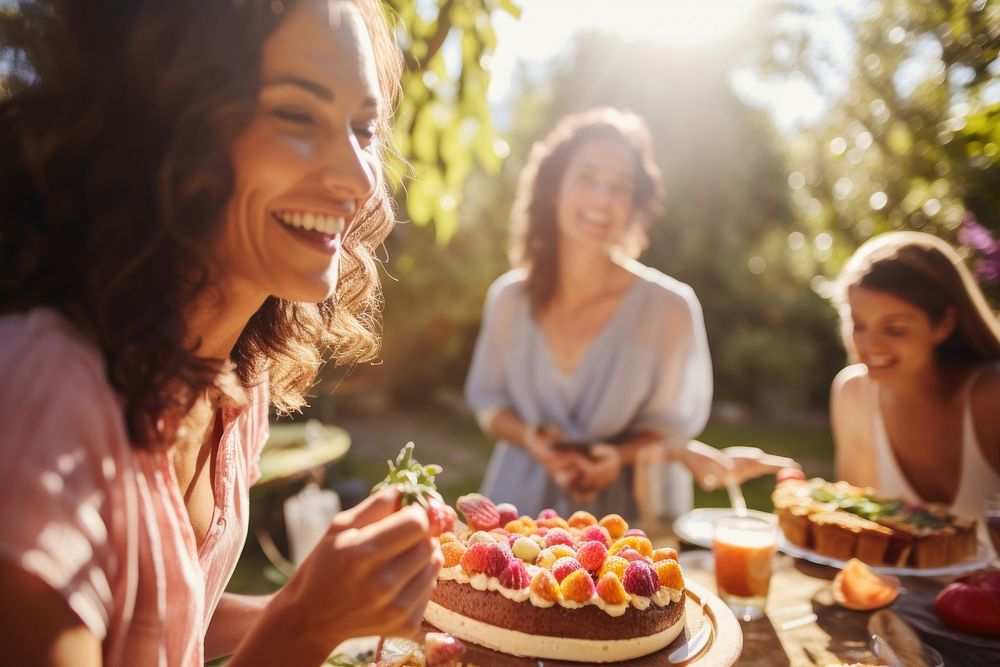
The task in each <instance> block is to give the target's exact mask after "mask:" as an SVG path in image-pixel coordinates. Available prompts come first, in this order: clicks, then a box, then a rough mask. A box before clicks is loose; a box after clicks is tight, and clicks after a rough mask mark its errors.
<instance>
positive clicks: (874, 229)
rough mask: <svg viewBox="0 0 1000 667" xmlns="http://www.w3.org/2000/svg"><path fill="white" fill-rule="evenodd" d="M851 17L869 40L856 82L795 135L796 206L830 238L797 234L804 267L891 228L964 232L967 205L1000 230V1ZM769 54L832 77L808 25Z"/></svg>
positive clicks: (777, 38)
mask: <svg viewBox="0 0 1000 667" xmlns="http://www.w3.org/2000/svg"><path fill="white" fill-rule="evenodd" d="M792 11H793V12H801V11H803V10H801V9H793V10H792ZM842 20H843V21H844V23H845V25H846V26H847V28H848V30H849V31H850V33H851V34H852V35H854V37H855V39H856V46H857V50H856V55H855V57H854V60H853V62H852V63H851V67H850V71H849V72H847V75H848V77H849V79H848V82H847V86H846V89H845V90H844V92H843V94H841V95H839V96H837V97H836V98H835V99H834V100H832V104H831V108H830V111H829V113H828V114H826V115H825V117H824V118H823V119H822V121H821V122H820V123H818V124H817V126H816V127H813V128H809V129H808V131H807V132H803V133H802V134H800V135H799V136H797V137H796V138H795V139H794V141H793V142H792V143H791V144H790V162H791V171H792V173H791V175H790V177H789V185H790V186H791V188H792V189H793V196H792V199H793V202H794V204H795V211H796V215H797V217H798V219H799V220H800V222H801V224H802V227H803V231H804V232H805V235H806V236H807V237H809V238H811V239H814V240H818V241H819V243H801V242H794V243H792V244H791V245H792V248H791V250H792V251H793V253H795V254H797V255H798V259H797V262H796V266H797V268H798V271H799V274H800V276H801V277H803V278H807V277H808V276H810V275H811V274H813V273H817V272H822V271H824V270H825V271H826V272H828V273H832V272H833V271H835V270H836V269H838V268H839V266H840V265H841V263H842V262H843V260H844V259H845V258H846V257H847V255H849V254H850V253H851V252H853V250H854V249H855V248H856V247H857V245H858V244H859V243H860V242H862V241H864V240H865V239H867V238H869V237H870V236H872V235H874V234H877V233H880V232H884V231H888V230H893V229H918V230H923V231H927V232H930V233H934V234H937V235H939V236H942V237H943V238H945V239H947V240H950V241H953V240H955V237H956V230H957V229H958V228H959V226H960V224H961V223H962V221H963V220H964V219H967V212H972V213H973V214H974V215H975V216H976V217H977V218H978V220H979V222H981V223H983V224H985V225H987V226H988V227H989V228H991V229H992V230H994V231H1000V170H998V160H1000V155H998V153H1000V123H998V121H1000V102H998V101H997V100H1000V82H998V78H997V75H998V74H1000V62H998V53H1000V6H998V5H997V4H996V3H989V2H984V1H983V0H954V1H949V0H883V1H882V2H874V3H871V4H870V5H868V6H866V7H865V8H864V10H863V11H862V12H861V13H860V14H858V15H856V16H851V15H845V16H843V17H842ZM769 53H770V56H769V58H768V59H767V60H766V62H765V68H764V69H765V71H768V72H771V73H778V74H779V75H780V74H787V73H789V72H792V73H794V72H796V71H797V72H802V73H804V74H806V75H807V76H808V77H811V78H812V79H813V81H814V82H815V83H816V84H817V85H818V86H821V87H822V86H824V85H826V82H825V80H824V77H822V76H820V75H819V74H817V73H816V67H815V64H816V63H817V62H819V60H820V59H819V57H818V55H817V53H816V48H815V44H813V43H811V42H810V39H809V36H808V34H804V33H800V32H797V31H794V30H791V31H789V30H785V31H783V32H779V33H778V34H776V35H774V38H773V42H772V48H771V50H770V52H769ZM991 100H992V101H991ZM799 241H800V240H799Z"/></svg>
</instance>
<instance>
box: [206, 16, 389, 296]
mask: <svg viewBox="0 0 1000 667" xmlns="http://www.w3.org/2000/svg"><path fill="white" fill-rule="evenodd" d="M260 81H261V86H260V94H259V98H258V101H257V110H256V113H255V115H254V118H253V119H252V121H251V122H250V124H249V125H248V126H247V127H246V128H245V129H244V130H243V131H242V132H241V133H240V134H239V135H238V136H237V138H236V140H235V142H234V145H233V149H232V162H233V169H234V176H235V184H234V192H233V196H232V198H231V199H230V201H229V205H228V208H227V211H226V219H225V223H224V225H223V227H222V230H221V233H220V236H219V237H218V239H217V241H216V243H215V245H214V247H213V254H214V258H215V260H216V261H217V263H218V266H219V269H220V271H221V276H222V280H223V281H224V283H225V284H226V285H227V286H228V287H229V291H230V293H235V294H239V295H240V298H243V297H244V296H245V297H246V298H254V299H258V300H259V301H262V300H263V299H264V298H266V297H268V296H276V297H279V298H282V299H286V300H289V301H302V302H319V301H323V300H324V299H327V298H329V297H330V296H332V295H333V293H334V292H335V291H336V289H337V280H338V275H339V271H340V255H341V244H342V239H343V237H344V236H345V235H347V234H349V233H350V230H351V224H352V222H353V220H354V218H355V215H356V214H357V212H358V211H359V210H360V209H361V208H362V206H363V205H364V204H365V202H366V201H367V200H368V198H369V197H371V195H372V194H373V192H374V191H375V189H376V187H377V186H378V183H379V179H380V164H379V160H378V157H377V153H376V146H375V130H376V126H377V123H378V120H379V113H380V111H381V109H380V105H381V103H382V102H381V94H380V91H379V84H378V76H377V73H376V66H375V55H374V52H373V50H372V44H371V39H370V37H369V33H368V30H367V28H366V26H365V22H364V19H363V17H362V15H361V12H360V11H359V10H358V8H357V7H356V6H355V5H354V4H353V3H352V2H350V1H349V0H329V1H318V0H304V1H303V2H299V3H297V4H296V5H295V7H294V8H293V9H292V10H291V11H290V12H289V14H288V16H287V17H286V18H285V19H284V20H283V21H282V22H281V24H280V25H279V26H278V28H277V29H276V30H275V31H274V33H273V34H272V35H271V36H270V37H269V38H268V40H267V41H266V42H265V44H264V49H263V55H262V61H261V75H260Z"/></svg>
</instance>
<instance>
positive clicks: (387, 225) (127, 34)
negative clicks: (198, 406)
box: [0, 0, 401, 448]
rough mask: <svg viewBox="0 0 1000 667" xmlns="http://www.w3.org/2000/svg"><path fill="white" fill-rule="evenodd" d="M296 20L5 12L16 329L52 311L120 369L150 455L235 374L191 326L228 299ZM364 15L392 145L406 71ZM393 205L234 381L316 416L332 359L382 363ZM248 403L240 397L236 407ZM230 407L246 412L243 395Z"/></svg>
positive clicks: (0, 175)
mask: <svg viewBox="0 0 1000 667" xmlns="http://www.w3.org/2000/svg"><path fill="white" fill-rule="evenodd" d="M295 1H296V0H281V1H277V0H170V1H169V2H164V1H163V0H49V1H47V2H46V1H36V2H24V3H21V5H20V7H18V8H15V7H10V6H8V7H3V8H0V67H3V68H4V69H5V70H6V74H4V69H0V76H4V79H3V80H2V81H0V310H2V312H7V313H10V312H17V311H24V310H27V309H29V308H33V307H38V306H45V307H50V308H53V309H55V310H57V311H58V312H60V313H61V314H63V315H64V316H65V317H66V318H68V319H69V320H70V321H71V322H73V323H74V325H75V326H76V327H78V328H79V329H80V330H81V331H82V332H83V333H84V334H85V335H86V336H87V337H89V338H90V339H92V340H93V341H94V343H96V345H97V346H98V347H99V349H100V350H101V352H102V353H103V355H104V359H105V362H106V370H107V375H108V379H109V381H110V383H111V385H112V386H113V387H114V388H115V389H116V390H117V391H118V392H119V393H120V394H121V395H122V397H123V398H124V401H125V418H126V423H127V426H128V429H129V434H130V436H131V438H132V441H133V443H134V444H135V446H138V447H147V448H151V447H155V446H158V445H163V444H168V443H169V442H170V441H171V439H172V436H173V434H174V428H173V427H172V426H171V425H176V424H177V423H178V422H179V419H180V417H181V416H183V415H184V414H186V413H187V411H188V410H189V409H190V407H191V405H193V402H194V401H195V400H196V398H197V397H198V396H199V395H202V393H203V392H205V391H209V390H211V389H212V388H213V387H215V388H218V389H220V390H223V391H225V389H226V387H227V386H231V385H232V384H233V383H231V382H228V381H227V378H232V373H230V372H227V370H226V368H227V367H228V366H230V364H229V363H225V364H221V363H220V362H219V361H217V360H216V361H213V360H209V359H205V358H199V357H198V356H196V355H195V352H194V347H195V346H194V345H192V344H191V342H190V341H191V334H190V332H188V330H187V329H186V325H185V312H186V308H187V307H188V306H189V305H190V304H192V303H193V302H194V301H195V298H196V297H199V296H202V295H203V294H204V293H205V291H206V290H209V289H212V287H211V286H212V285H213V284H214V281H213V280H212V273H211V268H212V267H211V260H210V257H209V256H208V255H207V254H206V248H208V247H209V241H210V240H211V239H212V238H213V236H214V235H215V234H216V233H217V232H218V229H219V227H220V225H221V223H222V220H223V213H224V210H225V208H226V204H227V202H228V200H229V198H230V197H231V194H232V192H233V184H234V175H233V165H232V164H231V161H230V149H231V146H232V143H233V141H234V138H235V137H236V136H237V134H238V133H239V132H240V131H242V130H243V128H244V127H246V126H247V124H248V123H249V122H250V120H251V119H252V117H253V115H254V113H255V107H256V104H257V95H258V88H259V75H260V72H259V68H260V59H261V52H262V47H263V44H264V41H265V40H266V39H267V37H268V36H269V35H270V34H271V33H272V32H273V31H274V29H275V28H276V27H277V25H278V24H279V23H280V21H281V19H282V16H284V15H286V14H287V13H288V11H289V10H290V9H291V6H292V5H293V4H294V2H295ZM354 1H355V2H356V4H357V5H358V6H359V8H360V9H361V11H362V14H363V15H364V18H365V22H366V24H367V26H368V29H369V32H370V34H371V38H372V42H373V45H374V49H375V54H376V63H377V65H378V68H379V69H378V77H379V84H380V87H381V91H382V95H383V98H384V101H385V111H384V113H383V114H382V117H381V118H380V122H379V127H378V131H377V136H378V140H379V145H380V146H381V147H382V148H383V150H387V149H388V147H389V146H390V145H391V137H390V129H389V115H390V114H391V111H392V108H393V107H394V105H395V103H396V101H397V100H398V95H399V77H400V73H401V56H400V53H399V50H398V48H397V47H396V44H395V41H394V39H393V36H392V34H391V32H390V30H389V28H388V26H387V25H386V23H385V19H384V17H383V16H382V14H381V12H380V9H379V8H378V6H377V5H376V4H375V2H374V0H354ZM393 219H394V216H393V211H392V207H391V204H390V198H389V195H388V193H387V191H386V190H385V188H384V186H383V187H382V188H381V189H380V190H379V191H378V192H377V193H376V194H375V195H374V196H373V197H372V199H371V200H370V201H369V202H368V203H367V204H366V205H365V207H364V209H363V210H362V211H361V213H360V214H359V216H358V218H357V220H356V221H355V223H354V224H353V225H352V227H351V231H350V232H349V235H348V236H347V238H345V239H344V244H343V251H344V254H343V257H342V263H341V276H340V282H339V286H338V290H337V294H336V296H334V297H333V298H332V299H330V300H328V301H325V302H323V303H319V304H309V303H292V302H289V301H284V300H281V299H278V298H274V297H271V298H268V299H267V300H266V302H265V303H264V304H263V306H262V307H261V308H260V309H259V310H258V311H257V313H256V314H254V316H253V317H252V319H251V320H250V322H249V323H248V325H247V326H246V328H245V330H244V331H243V333H242V335H241V336H240V338H239V340H238V342H237V343H236V346H235V348H234V349H233V351H232V356H231V360H230V361H231V365H232V366H233V367H234V370H235V374H236V377H237V379H238V380H239V382H240V384H241V385H242V386H243V387H246V386H249V385H250V384H252V383H254V382H256V381H258V380H260V379H262V378H263V377H267V378H268V379H269V381H270V389H271V398H272V402H273V404H274V405H275V407H276V408H277V409H278V410H279V411H280V412H287V411H290V410H295V409H297V408H299V407H301V406H302V405H303V404H304V393H305V392H306V391H307V390H308V388H309V387H310V385H311V384H312V382H313V381H314V379H315V376H316V373H317V372H318V370H319V368H320V365H321V363H322V356H323V355H324V354H325V353H328V352H332V353H333V356H334V358H335V359H336V360H337V361H338V362H346V363H351V362H356V361H359V360H366V359H370V358H373V357H374V355H375V354H376V353H377V351H378V343H379V329H380V306H381V296H380V290H379V283H378V277H377V274H376V273H375V263H374V259H373V252H374V250H375V248H376V247H377V246H379V245H380V244H381V243H382V241H383V240H384V239H385V237H386V236H387V234H388V233H389V231H390V229H391V227H392V224H393ZM240 394H242V392H240V391H239V387H237V388H236V395H237V396H239V395H240ZM230 395H231V394H230Z"/></svg>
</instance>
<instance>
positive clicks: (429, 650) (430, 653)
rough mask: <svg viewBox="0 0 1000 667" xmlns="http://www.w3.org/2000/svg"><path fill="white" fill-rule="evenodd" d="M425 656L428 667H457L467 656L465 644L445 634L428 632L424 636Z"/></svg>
mask: <svg viewBox="0 0 1000 667" xmlns="http://www.w3.org/2000/svg"><path fill="white" fill-rule="evenodd" d="M424 654H425V656H426V657H427V667H457V665H458V664H459V660H461V658H462V656H463V655H465V644H463V643H462V642H461V640H458V639H455V638H454V637H452V636H451V635H449V634H447V633H445V632H428V633H427V634H426V635H424Z"/></svg>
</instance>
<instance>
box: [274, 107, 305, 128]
mask: <svg viewBox="0 0 1000 667" xmlns="http://www.w3.org/2000/svg"><path fill="white" fill-rule="evenodd" d="M271 115H272V116H274V117H275V118H277V119H278V120H280V121H283V122H285V123H291V124H293V125H312V124H313V118H312V116H310V115H309V114H308V113H306V112H304V111H298V110H296V109H280V108H279V109H275V110H273V111H272V112H271Z"/></svg>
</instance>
